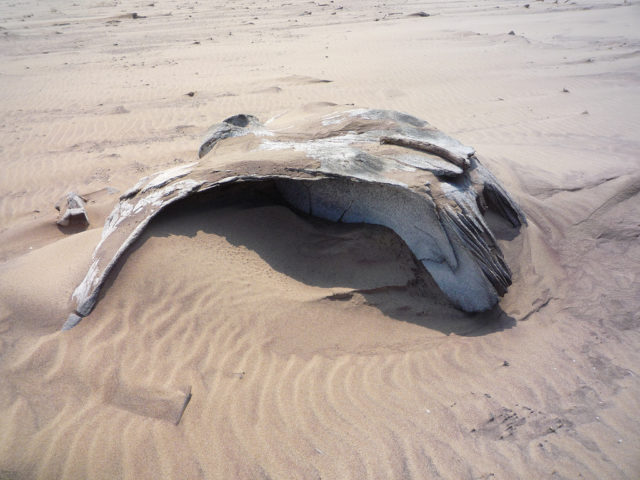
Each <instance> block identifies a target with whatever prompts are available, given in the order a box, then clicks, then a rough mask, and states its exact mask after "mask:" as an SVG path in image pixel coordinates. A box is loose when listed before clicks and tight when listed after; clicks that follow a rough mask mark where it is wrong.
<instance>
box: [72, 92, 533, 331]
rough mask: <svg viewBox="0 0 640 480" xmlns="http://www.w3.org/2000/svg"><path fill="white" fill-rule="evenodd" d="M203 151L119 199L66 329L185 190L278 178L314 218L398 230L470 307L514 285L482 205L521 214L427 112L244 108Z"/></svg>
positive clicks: (447, 289) (461, 304)
mask: <svg viewBox="0 0 640 480" xmlns="http://www.w3.org/2000/svg"><path fill="white" fill-rule="evenodd" d="M198 157H199V158H198V160H197V161H194V162H193V163H189V164H184V165H180V166H178V167H175V168H172V169H170V170H166V171H162V172H159V173H156V174H154V175H151V176H148V177H145V178H142V179H141V180H140V181H139V182H138V183H137V184H136V185H135V186H134V187H133V188H131V189H130V190H128V191H127V192H125V193H124V194H123V195H122V196H121V197H120V200H119V202H118V203H117V204H116V205H115V207H114V209H113V211H112V212H111V214H110V215H109V216H108V218H107V220H106V222H105V225H104V229H103V232H102V238H101V240H100V242H99V244H98V245H97V246H96V248H95V250H94V252H93V258H92V262H91V265H90V267H89V270H88V272H87V274H86V276H85V278H84V280H83V281H82V282H81V283H80V285H78V287H77V288H76V289H75V291H74V292H73V295H72V297H73V300H74V302H75V304H76V309H75V311H74V312H73V313H71V314H70V315H69V317H68V319H67V321H66V322H65V324H64V326H63V329H69V328H72V327H73V326H74V325H76V324H77V323H78V322H79V321H80V320H81V318H82V317H85V316H87V315H89V314H90V313H91V311H92V310H93V308H94V307H95V305H96V302H97V300H98V295H99V292H100V289H101V287H102V286H103V284H104V283H105V280H106V279H107V277H108V275H109V272H110V271H111V269H112V268H113V266H114V265H115V263H116V262H117V260H118V259H119V258H120V257H121V256H122V255H123V254H124V253H125V252H126V251H127V249H128V248H129V247H130V246H131V244H132V243H133V242H134V241H135V240H136V238H138V237H139V236H140V234H141V233H142V231H143V230H144V229H145V227H146V226H147V225H148V224H149V222H150V221H151V219H152V218H153V217H154V216H155V215H157V214H158V213H159V212H160V211H162V210H163V209H164V208H165V207H167V206H168V205H171V204H174V203H175V202H178V201H180V200H182V199H185V198H187V197H190V196H194V195H200V194H202V193H204V192H208V193H209V194H211V193H215V192H216V189H218V191H219V190H222V189H223V188H228V187H229V186H230V185H231V184H246V182H271V184H273V185H274V186H275V188H276V189H277V190H278V192H279V193H280V195H281V196H282V198H284V200H285V201H286V202H287V203H288V204H289V205H290V206H291V207H293V208H294V209H296V210H298V211H301V212H304V213H306V214H309V215H313V216H316V217H321V218H324V219H327V220H332V221H336V222H347V223H370V224H378V225H383V226H386V227H388V228H390V229H392V230H394V231H395V232H396V233H397V234H398V235H399V236H400V237H401V238H402V239H403V240H404V241H405V243H406V244H407V245H408V247H409V248H410V249H411V251H412V252H413V254H414V255H415V257H416V258H417V259H418V260H419V261H420V262H422V264H423V265H424V266H425V268H426V269H427V271H428V272H429V273H430V274H431V276H432V277H433V279H434V280H435V282H436V283H437V284H438V286H439V287H440V289H441V290H442V291H443V292H444V294H445V295H446V296H447V297H448V298H449V299H450V300H451V302H452V303H453V304H454V305H456V306H457V307H458V308H460V309H462V310H464V311H467V312H478V311H484V310H487V309H490V308H491V307H493V306H494V305H495V304H496V303H497V302H498V299H499V297H500V296H502V295H504V293H505V292H506V291H507V288H508V286H509V285H510V284H511V271H510V270H509V267H508V266H507V264H506V263H505V260H504V258H503V255H502V252H501V250H500V248H499V247H498V245H497V243H496V239H495V237H494V235H493V233H492V232H491V230H490V228H489V226H488V224H487V223H486V221H485V218H484V213H485V212H486V210H487V209H488V208H491V209H492V210H493V211H494V212H496V213H497V214H499V215H501V216H502V217H504V218H505V219H506V220H508V221H509V222H510V223H511V225H513V227H514V228H519V227H520V226H522V225H524V224H526V219H525V215H524V213H523V212H522V210H521V209H520V208H519V206H518V205H517V204H516V203H515V201H514V200H513V199H512V198H511V196H510V195H509V194H508V193H507V191H506V190H505V189H504V188H503V187H502V185H501V184H500V183H499V182H498V180H497V179H496V177H495V176H494V175H493V174H492V173H491V172H490V171H489V170H488V169H487V168H486V167H485V166H484V165H482V164H481V163H480V161H479V160H478V157H477V156H476V154H475V151H474V149H473V148H471V147H468V146H465V145H463V144H461V143H460V142H458V141H457V140H455V139H453V138H451V137H449V136H447V135H445V134H444V133H442V132H441V131H439V130H438V129H436V128H434V127H432V126H431V125H430V124H429V123H427V122H426V121H423V120H420V119H418V118H415V117H413V116H410V115H406V114H403V113H399V112H395V111H389V110H371V109H356V108H353V107H337V106H335V105H324V106H315V107H313V108H306V109H303V110H302V111H298V112H291V113H289V114H285V115H282V116H280V117H277V118H274V119H271V120H270V121H268V122H265V123H261V122H260V121H259V120H258V119H257V118H256V117H254V116H252V115H246V114H240V115H235V116H232V117H230V118H227V119H226V120H224V121H223V122H221V123H220V124H217V125H214V126H213V127H212V128H211V129H210V130H209V131H208V132H207V134H206V136H205V138H204V141H203V143H202V145H201V146H200V148H199V151H198Z"/></svg>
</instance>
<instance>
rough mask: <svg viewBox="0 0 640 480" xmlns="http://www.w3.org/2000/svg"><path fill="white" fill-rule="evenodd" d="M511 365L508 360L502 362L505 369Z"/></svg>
mask: <svg viewBox="0 0 640 480" xmlns="http://www.w3.org/2000/svg"><path fill="white" fill-rule="evenodd" d="M509 365H510V363H509V362H507V361H506V360H505V361H504V362H502V366H503V367H508V366H509Z"/></svg>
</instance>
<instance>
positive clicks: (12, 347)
mask: <svg viewBox="0 0 640 480" xmlns="http://www.w3.org/2000/svg"><path fill="white" fill-rule="evenodd" d="M0 12H1V15H0V45H1V46H2V48H0V58H1V59H2V61H1V62H0V87H1V88H0V112H1V114H2V121H0V162H1V163H0V165H1V167H2V170H1V172H2V173H1V174H0V478H2V479H4V478H8V479H22V478H43V479H50V478H51V479H52V478H105V479H107V478H108V479H113V478H136V479H137V478H194V479H195V478H247V479H254V478H272V479H276V478H304V479H306V478H336V479H337V478H341V479H342V478H420V479H430V478H447V479H480V478H482V479H514V478H522V479H529V478H558V479H560V478H565V479H575V478H585V479H603V478H627V479H634V478H637V477H638V475H640V457H639V456H638V451H640V435H639V434H638V432H640V423H639V421H638V418H637V414H636V412H637V411H638V408H639V406H640V405H639V401H638V399H639V398H640V384H639V382H638V373H639V372H638V365H639V364H640V363H639V362H640V357H639V354H638V352H639V348H638V346H639V341H640V337H639V335H638V327H639V325H640V317H639V314H638V312H639V311H640V301H639V300H638V298H640V277H639V274H640V243H639V242H638V237H639V235H640V225H639V224H638V218H640V201H639V198H640V197H639V193H638V192H639V191H640V177H638V167H639V162H638V158H637V157H638V156H637V151H638V147H639V145H638V135H637V132H638V131H639V129H640V114H639V113H638V109H637V105H638V104H639V103H640V88H639V86H640V83H639V82H638V73H637V72H638V67H639V62H640V55H639V54H638V52H639V51H640V35H639V34H638V32H640V30H639V29H638V25H639V21H638V19H639V18H640V6H639V5H638V2H635V1H628V2H610V1H606V0H589V1H586V2H558V3H553V2H549V1H538V2H530V4H529V6H528V7H527V8H525V6H524V3H521V2H515V1H507V2H489V1H484V0H481V1H477V2H471V1H467V0H463V1H459V2H411V3H406V2H400V1H391V2H386V3H384V4H382V3H380V4H376V3H375V2H365V1H363V0H357V1H354V2H344V3H343V4H338V3H335V2H326V3H325V2H314V3H310V2H298V1H293V2H251V1H246V0H243V1H241V2H234V3H228V4H215V3H207V2H204V3H203V2H200V3H193V4H191V3H184V2H175V1H173V0H167V1H164V0H161V1H155V2H136V1H131V0H123V1H118V2H111V1H108V2H97V1H96V2H93V3H89V4H82V2H71V1H70V0H56V1H54V2H35V1H33V0H25V1H23V2H16V3H6V2H5V3H3V5H2V6H0ZM134 12H135V13H136V14H137V15H135V16H134V15H132V14H133V13H134ZM418 12H425V13H428V14H429V16H428V17H422V16H410V15H411V14H414V13H418ZM134 17H135V18H134ZM511 31H513V34H510V32H511ZM189 93H192V95H189ZM312 102H333V103H338V104H356V105H360V106H367V107H375V108H389V109H394V110H400V111H406V112H407V113H409V114H412V115H416V116H418V117H420V118H425V119H426V120H428V121H430V122H432V123H433V124H434V125H437V126H438V127H439V128H441V129H442V130H443V131H445V132H447V133H448V134H451V135H452V136H454V137H456V138H458V139H460V140H461V141H463V142H464V143H465V144H468V145H472V146H473V147H475V148H476V150H477V151H478V152H481V153H482V155H483V161H484V162H485V163H486V164H487V165H488V166H489V168H490V169H491V170H492V171H493V172H494V173H495V174H496V175H497V176H498V177H499V178H500V180H501V181H502V182H503V183H504V184H505V186H506V187H507V188H508V189H509V191H510V192H511V193H512V194H513V196H514V197H515V198H516V199H517V200H518V202H519V203H520V205H521V206H522V207H523V209H524V210H525V212H526V214H527V216H528V219H529V226H528V228H527V229H526V230H524V231H523V232H522V234H521V235H519V236H517V237H513V235H511V234H510V231H509V229H508V228H506V227H504V226H502V225H501V223H500V220H499V219H497V218H490V219H489V221H490V222H491V225H492V228H493V230H494V231H495V232H496V234H497V237H498V239H499V243H500V247H501V248H502V250H503V251H504V253H505V257H506V260H507V262H508V264H509V265H510V266H511V267H512V270H513V274H514V283H513V285H512V287H511V288H510V290H509V292H508V293H507V295H506V296H505V297H504V298H503V299H502V301H501V302H500V306H499V307H498V308H496V309H495V310H493V311H491V312H488V313H485V314H481V315H466V314H463V313H461V312H459V311H457V310H456V309H455V308H453V307H452V306H450V305H449V303H448V302H447V300H446V298H445V297H444V296H443V294H442V293H441V292H439V291H438V290H437V288H436V287H435V285H434V284H433V281H432V280H431V279H430V278H429V277H428V275H425V273H426V272H424V271H422V270H420V269H419V268H416V264H415V262H414V260H413V258H412V256H411V254H410V252H409V250H408V248H407V246H406V245H404V243H403V242H402V241H401V240H400V239H399V238H398V237H397V236H396V235H395V234H393V232H391V231H389V230H387V229H384V228H382V227H377V226H371V225H341V224H331V223H328V222H324V221H321V220H317V219H310V218H306V217H302V216H300V215H298V214H296V213H294V212H292V211H291V210H289V209H287V208H285V207H283V206H282V205H277V204H271V203H269V202H244V203H230V204H212V205H204V206H202V207H201V208H192V209H190V210H189V211H187V212H183V213H182V214H178V213H179V212H175V211H174V212H167V213H166V214H163V215H161V216H160V217H159V218H158V219H156V220H154V222H153V224H152V226H151V228H150V229H149V231H148V232H146V233H145V235H144V238H143V239H142V240H141V241H140V242H138V243H137V244H136V248H135V249H134V251H132V252H131V253H130V255H129V256H128V257H127V259H126V262H122V263H121V264H120V265H119V267H118V269H117V272H116V275H114V276H113V278H112V279H111V280H110V282H109V285H108V286H107V288H106V289H105V291H104V293H103V298H102V299H101V301H100V302H99V303H98V306H97V307H96V309H95V311H94V312H93V313H92V314H91V315H90V316H89V317H87V318H86V319H85V320H84V321H83V322H82V323H81V324H79V325H78V326H77V327H76V328H74V329H72V330H70V331H68V332H64V333H63V332H60V330H59V329H60V327H61V325H62V323H63V322H64V319H65V318H66V315H67V314H68V312H69V311H70V308H72V303H71V298H70V294H71V292H72V291H73V289H74V288H75V286H76V285H77V284H78V283H79V282H80V281H81V279H82V277H83V276H84V274H85V273H86V270H87V268H88V265H89V263H90V258H91V252H92V250H93V248H94V247H95V245H96V243H97V242H98V241H99V238H100V234H101V228H102V225H103V223H104V220H105V218H106V216H107V215H108V214H109V212H110V210H111V208H112V207H113V205H114V204H115V203H116V202H117V200H118V196H119V194H121V193H122V192H124V191H125V190H126V189H127V188H129V187H130V186H131V185H133V184H134V183H135V182H136V181H137V180H138V178H140V177H142V176H144V175H148V174H150V173H152V172H155V171H158V170H162V169H166V168H168V167H170V166H175V165H179V164H183V163H187V162H190V161H194V160H195V159H196V158H197V148H198V146H199V139H200V136H201V135H202V134H203V133H204V132H205V131H206V129H207V128H208V127H209V126H210V125H211V124H214V123H217V122H219V121H221V120H222V119H224V118H226V117H228V116H230V115H233V114H237V113H241V112H243V113H250V114H253V115H256V116H257V117H259V118H260V119H261V120H262V121H267V120H269V119H270V118H272V117H275V116H278V115H281V114H282V113H284V112H286V111H288V110H291V109H297V108H300V107H301V106H302V105H304V104H306V103H312ZM71 190H73V191H76V192H78V193H80V194H82V195H84V196H85V197H86V198H88V200H89V201H88V205H87V207H88V213H89V218H90V221H91V225H90V227H89V228H88V229H87V230H86V231H79V232H76V233H73V234H70V233H65V232H64V231H62V230H61V229H59V228H58V227H57V226H56V225H55V218H56V214H57V212H56V211H55V210H54V208H53V206H54V204H55V203H56V201H57V200H58V199H59V198H60V197H62V196H63V195H65V194H66V193H67V192H69V191H71ZM189 393H191V395H192V397H191V398H190V401H189V403H188V404H187V406H186V409H185V408H184V406H185V403H186V399H187V398H188V395H189ZM183 409H184V412H183ZM178 420H179V423H178V424H177V425H176V422H178Z"/></svg>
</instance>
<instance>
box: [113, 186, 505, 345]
mask: <svg viewBox="0 0 640 480" xmlns="http://www.w3.org/2000/svg"><path fill="white" fill-rule="evenodd" d="M273 207H276V208H277V209H280V211H281V212H285V214H283V215H276V216H275V217H273V216H269V215H264V212H265V211H266V212H269V211H273ZM270 208H271V210H269V209H270ZM285 209H286V211H285ZM301 231H304V233H301ZM198 232H204V233H207V234H214V235H217V236H221V237H224V238H225V239H226V240H227V241H228V242H229V243H230V244H232V245H234V246H238V247H239V246H243V247H245V248H247V249H250V250H253V251H255V252H256V253H257V254H258V255H259V256H260V257H261V258H262V259H263V260H264V261H265V262H266V263H268V264H269V266H270V267H271V268H273V270H275V271H277V272H280V273H282V274H284V275H287V276H289V277H291V278H294V279H295V280H297V281H299V282H301V283H304V284H306V285H310V286H316V287H323V288H332V287H338V286H340V287H345V288H349V289H352V291H351V292H348V293H344V294H339V295H332V296H329V297H326V301H339V302H342V301H350V300H351V299H352V298H354V297H355V296H360V297H362V298H364V301H365V303H366V304H367V305H369V306H373V307H375V308H377V309H379V310H380V311H381V312H382V313H384V314H385V315H386V316H387V317H390V318H393V319H396V320H399V321H403V322H409V323H413V324H415V325H418V326H420V327H424V328H428V329H432V330H437V331H440V332H442V333H445V334H447V335H448V334H456V335H461V336H481V335H487V334H491V333H494V332H498V331H502V330H505V329H509V328H512V327H514V326H515V324H516V321H515V319H514V318H512V317H510V316H509V315H507V314H506V313H505V312H504V311H503V310H502V309H501V308H500V306H499V305H497V306H496V307H495V308H493V309H492V310H490V311H487V312H483V313H478V314H468V313H464V312H461V311H460V310H458V309H456V308H455V307H454V306H453V305H452V304H451V303H450V302H449V301H448V299H447V298H446V297H445V295H444V294H443V293H442V292H441V291H440V289H439V288H438V287H437V285H436V284H435V282H434V280H433V279H432V278H431V276H430V275H429V273H428V272H427V271H426V269H425V268H424V266H423V265H422V264H421V263H420V262H419V261H417V260H416V259H415V257H414V256H413V254H412V253H411V251H410V250H409V248H408V247H407V246H406V244H405V243H404V242H403V241H402V239H401V238H400V237H399V236H398V235H396V234H395V233H394V232H393V231H391V230H389V229H387V228H386V227H381V226H377V225H367V224H344V223H333V222H329V221H326V220H322V219H319V218H315V217H310V216H308V215H304V214H300V213H299V212H293V211H291V209H289V207H288V206H287V205H286V204H285V203H284V201H283V199H282V198H281V197H280V195H279V194H278V193H277V190H276V189H275V187H274V186H273V185H272V184H270V183H269V182H262V183H250V184H240V185H235V186H232V187H227V188H225V189H221V190H218V191H217V192H215V193H214V194H211V193H208V194H201V195H196V196H193V197H190V198H188V199H186V200H183V201H180V202H177V203H176V204H174V205H172V206H170V207H168V208H167V209H165V210H164V211H163V212H162V213H160V214H159V215H158V216H157V217H156V218H154V219H153V220H152V222H151V224H150V225H149V227H148V228H147V229H146V230H145V232H144V233H143V234H142V235H141V236H140V238H138V240H137V241H136V242H135V243H134V244H133V245H132V246H131V248H130V249H129V250H128V251H127V252H126V253H125V254H124V255H123V256H122V257H121V258H120V260H119V261H118V263H117V264H116V265H115V266H114V269H113V270H112V272H111V274H110V276H109V278H108V279H107V281H106V283H105V285H104V287H103V288H102V291H101V294H100V298H102V297H104V296H105V295H107V292H108V291H109V289H110V287H111V285H112V284H113V282H114V281H116V280H117V277H118V274H119V272H120V271H121V269H122V267H123V265H124V263H125V262H126V261H127V258H128V257H129V256H130V255H132V254H133V253H134V252H136V251H137V250H138V249H139V248H141V247H142V246H143V245H144V243H145V241H146V240H147V239H148V238H150V237H169V236H184V237H189V238H193V237H195V236H196V235H197V234H198ZM501 236H502V235H501ZM327 246H329V248H327ZM321 250H323V253H317V252H320V251H321ZM336 252H337V253H336ZM380 256H383V257H385V258H384V259H383V261H384V262H386V263H387V265H389V264H391V263H393V262H394V261H395V262H405V263H404V266H403V267H402V268H400V267H398V268H399V269H400V270H403V271H404V272H410V275H408V276H405V278H404V281H403V282H400V283H398V282H395V283H393V284H390V283H388V278H386V277H388V275H387V274H385V270H384V268H383V269H382V270H380V269H379V270H378V273H376V270H375V269H373V270H372V269H371V268H369V267H370V265H371V263H379V262H378V260H379V257H380ZM359 270H362V271H361V272H359ZM372 272H374V276H375V275H378V276H379V277H380V278H371V273H372ZM380 272H381V273H380ZM397 276H398V275H396V278H397Z"/></svg>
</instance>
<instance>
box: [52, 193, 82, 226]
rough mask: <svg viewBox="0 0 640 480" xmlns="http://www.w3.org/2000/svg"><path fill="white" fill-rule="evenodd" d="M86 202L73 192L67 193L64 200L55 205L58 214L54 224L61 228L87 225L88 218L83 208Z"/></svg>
mask: <svg viewBox="0 0 640 480" xmlns="http://www.w3.org/2000/svg"><path fill="white" fill-rule="evenodd" d="M85 202H86V200H85V199H84V198H82V197H81V196H80V195H78V194H77V193H75V192H69V193H68V194H67V196H66V197H65V198H62V199H60V200H59V201H58V203H56V206H55V208H56V210H58V211H59V212H60V215H58V220H56V223H57V224H58V225H60V226H61V227H67V226H69V225H71V224H83V225H89V217H88V216H87V211H86V210H85V208H84V204H85Z"/></svg>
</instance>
